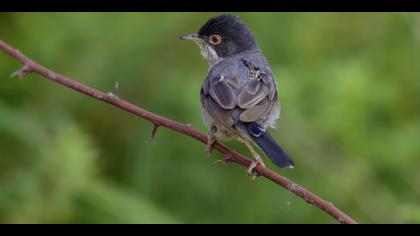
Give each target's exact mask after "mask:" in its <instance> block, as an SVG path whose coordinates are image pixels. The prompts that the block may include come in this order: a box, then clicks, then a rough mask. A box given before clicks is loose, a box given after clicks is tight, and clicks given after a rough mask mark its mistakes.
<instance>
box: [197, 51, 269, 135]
mask: <svg viewBox="0 0 420 236" xmlns="http://www.w3.org/2000/svg"><path fill="white" fill-rule="evenodd" d="M224 72H226V73H224ZM276 100H277V91H276V85H275V82H274V79H273V76H272V73H271V71H270V70H269V68H268V69H267V68H265V67H263V66H258V64H257V63H252V62H250V61H248V60H244V59H243V60H241V63H240V65H239V66H238V68H237V70H235V71H234V72H233V73H232V72H231V71H230V70H229V71H224V70H223V69H221V70H219V71H217V73H210V74H209V77H208V78H207V79H206V81H205V82H204V84H203V86H202V89H201V102H202V104H203V106H204V107H206V108H207V110H208V112H209V113H210V115H211V116H212V117H213V119H217V121H219V122H220V123H221V124H223V125H225V126H226V127H231V126H232V125H233V124H234V123H235V121H237V120H240V121H242V122H254V121H259V120H263V119H265V116H266V115H267V114H268V113H269V112H270V111H271V109H272V107H273V105H274V104H275V103H276ZM233 110H235V111H239V117H234V114H233ZM235 114H237V113H235Z"/></svg>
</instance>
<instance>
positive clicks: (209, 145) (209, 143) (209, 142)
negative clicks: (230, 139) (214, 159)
mask: <svg viewBox="0 0 420 236" xmlns="http://www.w3.org/2000/svg"><path fill="white" fill-rule="evenodd" d="M216 141H217V140H216V137H214V135H213V134H212V133H211V131H209V133H208V135H207V144H206V147H205V149H204V151H205V152H207V155H209V156H210V154H211V152H212V151H213V145H214V143H215V142H216Z"/></svg>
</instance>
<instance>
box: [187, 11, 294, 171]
mask: <svg viewBox="0 0 420 236" xmlns="http://www.w3.org/2000/svg"><path fill="white" fill-rule="evenodd" d="M182 38H184V39H191V40H193V41H195V42H196V43H197V44H198V45H199V46H200V49H201V50H202V55H203V56H204V57H205V58H206V60H207V61H208V62H209V71H208V75H207V78H206V79H205V81H204V83H203V85H202V88H201V92H200V99H201V104H202V116H203V120H204V122H205V123H206V125H207V127H208V129H209V134H208V135H209V144H208V145H209V146H208V148H211V145H212V143H213V142H214V141H217V140H224V139H229V138H235V137H236V138H239V139H240V140H241V141H244V142H245V143H246V144H247V142H248V140H252V141H253V142H254V143H255V144H257V145H258V146H259V147H260V148H261V149H262V150H263V151H264V152H265V153H266V154H267V155H268V156H269V157H270V158H271V160H272V161H273V162H274V163H275V164H276V165H278V166H280V167H293V166H294V163H293V162H292V161H291V159H290V158H289V157H288V156H287V154H286V153H285V152H283V150H282V149H281V148H280V146H279V145H278V144H277V143H276V142H275V140H274V139H273V138H272V137H271V136H270V135H269V134H268V133H267V132H266V129H267V128H268V127H274V126H275V121H276V120H277V118H278V116H279V114H280V108H279V104H278V101H277V86H276V82H275V80H274V76H273V73H272V71H271V69H270V66H269V64H268V62H267V60H266V58H265V57H264V55H263V54H262V52H261V50H260V48H259V47H258V45H257V43H256V41H255V39H254V37H253V36H252V34H251V32H250V30H249V29H248V28H247V27H246V26H245V25H244V24H243V23H242V21H240V19H239V17H237V16H233V15H222V16H218V17H215V18H212V19H210V20H209V21H208V22H207V23H206V24H204V25H203V26H202V27H201V29H200V30H199V32H198V34H193V35H186V36H182ZM247 146H248V148H250V149H252V146H250V145H247ZM251 152H253V155H254V158H255V160H257V159H259V156H258V157H257V156H256V155H257V154H256V152H255V151H253V150H251ZM251 171H252V170H251Z"/></svg>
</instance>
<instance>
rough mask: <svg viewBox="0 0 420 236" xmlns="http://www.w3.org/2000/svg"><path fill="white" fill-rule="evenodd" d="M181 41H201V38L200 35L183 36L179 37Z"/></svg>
mask: <svg viewBox="0 0 420 236" xmlns="http://www.w3.org/2000/svg"><path fill="white" fill-rule="evenodd" d="M179 38H180V39H185V40H191V41H194V42H197V41H201V38H200V37H198V34H183V35H180V36H179Z"/></svg>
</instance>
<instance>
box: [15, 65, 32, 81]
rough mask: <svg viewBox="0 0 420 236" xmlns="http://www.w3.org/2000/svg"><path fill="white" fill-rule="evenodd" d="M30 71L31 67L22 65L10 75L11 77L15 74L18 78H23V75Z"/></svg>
mask: <svg viewBox="0 0 420 236" xmlns="http://www.w3.org/2000/svg"><path fill="white" fill-rule="evenodd" d="M31 72H32V69H31V68H30V67H29V66H28V65H24V66H23V67H22V68H20V69H19V70H17V71H15V72H13V73H12V74H11V75H10V77H11V78H13V77H15V76H18V77H19V79H24V78H25V76H27V75H28V74H29V73H31Z"/></svg>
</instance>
